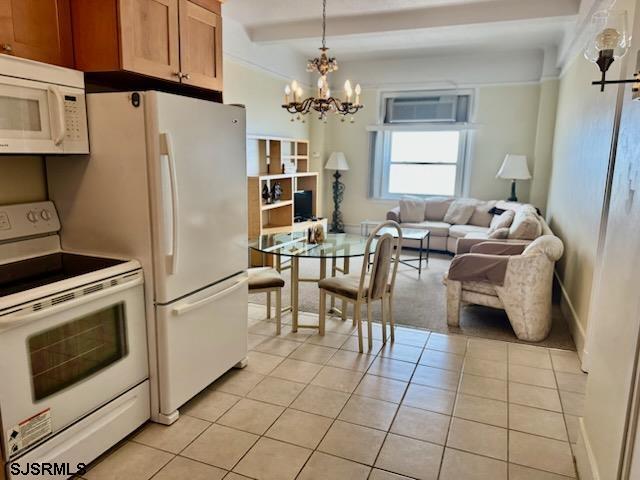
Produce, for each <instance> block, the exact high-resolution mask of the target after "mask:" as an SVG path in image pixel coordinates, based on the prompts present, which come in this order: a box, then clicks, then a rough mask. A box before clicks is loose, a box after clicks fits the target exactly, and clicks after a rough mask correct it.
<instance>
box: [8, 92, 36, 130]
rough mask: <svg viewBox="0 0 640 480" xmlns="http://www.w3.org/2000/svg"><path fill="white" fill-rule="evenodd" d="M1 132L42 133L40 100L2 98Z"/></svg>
mask: <svg viewBox="0 0 640 480" xmlns="http://www.w3.org/2000/svg"><path fill="white" fill-rule="evenodd" d="M0 112H3V113H2V115H0V130H14V131H22V132H40V131H41V130H42V125H41V123H40V105H39V102H38V100H33V99H25V98H16V97H6V96H0Z"/></svg>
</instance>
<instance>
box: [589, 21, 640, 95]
mask: <svg viewBox="0 0 640 480" xmlns="http://www.w3.org/2000/svg"><path fill="white" fill-rule="evenodd" d="M630 46H631V37H630V36H629V34H628V30H627V12H626V11H624V12H609V11H606V10H603V11H600V12H596V13H594V14H593V17H591V27H590V40H589V43H588V44H587V46H586V48H585V50H584V57H585V58H586V59H587V60H589V61H590V62H593V63H595V64H596V65H598V68H599V69H600V72H601V73H602V78H601V79H600V80H597V81H594V82H591V84H592V85H600V91H601V92H604V87H605V85H609V84H616V83H634V86H633V91H634V92H636V93H637V92H638V91H640V72H638V73H636V74H635V75H634V78H632V79H629V80H607V70H609V67H611V65H612V64H613V62H614V61H616V60H617V59H619V58H622V57H624V56H625V55H626V54H627V52H628V51H629V47H630Z"/></svg>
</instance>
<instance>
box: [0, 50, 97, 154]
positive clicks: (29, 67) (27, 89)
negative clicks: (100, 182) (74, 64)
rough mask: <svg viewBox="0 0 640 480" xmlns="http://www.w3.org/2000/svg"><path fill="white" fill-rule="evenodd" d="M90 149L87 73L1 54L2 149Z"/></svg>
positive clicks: (3, 151) (65, 151)
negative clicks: (86, 98)
mask: <svg viewBox="0 0 640 480" xmlns="http://www.w3.org/2000/svg"><path fill="white" fill-rule="evenodd" d="M9 153H27V154H28V153H31V154H68V153H89V133H88V128H87V107H86V100H85V91H84V75H83V73H82V72H79V71H77V70H71V69H68V68H62V67H58V66H55V65H48V64H45V63H40V62H34V61H32V60H26V59H23V58H16V57H11V56H9V55H0V154H9Z"/></svg>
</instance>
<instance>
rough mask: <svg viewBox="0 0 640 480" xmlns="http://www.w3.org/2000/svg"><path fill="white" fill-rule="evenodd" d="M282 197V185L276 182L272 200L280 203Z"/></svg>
mask: <svg viewBox="0 0 640 480" xmlns="http://www.w3.org/2000/svg"><path fill="white" fill-rule="evenodd" d="M280 197H282V186H281V185H280V183H278V182H276V183H274V184H273V186H272V187H271V200H272V201H274V202H279V201H280Z"/></svg>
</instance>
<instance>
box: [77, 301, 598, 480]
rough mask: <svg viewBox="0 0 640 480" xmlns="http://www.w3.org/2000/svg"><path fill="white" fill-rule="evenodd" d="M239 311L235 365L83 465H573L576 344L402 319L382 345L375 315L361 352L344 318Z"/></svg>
mask: <svg viewBox="0 0 640 480" xmlns="http://www.w3.org/2000/svg"><path fill="white" fill-rule="evenodd" d="M303 315H305V316H307V315H308V314H303ZM310 317H313V315H310ZM249 318H250V320H249V323H250V328H249V332H250V334H249V343H250V349H251V351H250V352H249V365H248V366H247V367H246V368H245V369H244V370H232V371H230V372H228V373H227V374H226V375H225V376H224V377H222V378H221V379H220V380H218V381H217V382H215V383H214V384H212V385H211V386H210V387H209V388H208V389H207V390H205V391H204V392H202V393H201V394H200V395H198V396H197V397H196V398H195V399H193V400H192V401H191V402H189V403H188V404H187V405H185V406H184V407H183V408H182V409H181V411H180V413H181V416H180V419H179V420H178V421H177V422H176V423H175V424H173V425H172V426H170V427H165V426H161V425H157V424H153V423H149V424H147V425H145V426H144V427H143V428H141V429H140V430H138V431H137V432H136V433H134V434H133V435H131V436H130V437H129V438H128V439H127V440H126V441H124V442H122V443H121V444H120V445H119V446H118V447H116V448H114V449H112V451H110V452H109V453H108V454H106V455H104V456H103V457H102V458H101V459H99V461H97V462H95V465H94V466H93V467H92V468H91V469H90V470H89V471H88V472H87V473H86V474H85V478H86V479H87V480H102V479H114V480H120V479H123V480H124V479H126V480H147V479H150V478H153V479H155V480H168V479H194V480H200V479H202V480H205V479H207V480H212V479H213V480H215V479H222V478H224V479H227V480H242V479H247V478H249V479H257V480H294V479H298V480H319V479H331V480H336V479H349V480H359V479H362V480H366V479H370V480H402V479H404V480H406V479H418V480H431V479H433V480H436V479H440V480H476V479H477V480H481V479H485V480H503V479H504V480H506V479H510V480H535V479H539V480H562V479H565V480H566V479H568V478H575V470H574V464H573V457H572V447H573V443H574V442H575V441H576V436H577V434H576V429H577V423H578V417H579V416H580V415H582V408H583V407H582V405H583V400H584V389H585V382H586V375H585V374H584V373H582V372H581V371H580V369H579V362H578V358H577V355H576V354H575V352H567V351H560V350H551V349H547V348H543V347H535V346H528V345H522V344H512V343H506V342H498V341H490V340H483V339H479V338H467V337H463V336H460V335H442V334H437V333H430V332H426V331H420V330H414V329H409V328H402V327H398V328H397V329H396V342H395V344H393V345H391V344H387V345H386V346H383V345H382V343H381V341H380V340H381V331H380V326H379V325H376V328H375V330H374V339H375V340H376V341H375V342H374V348H373V350H372V351H369V352H367V353H365V354H359V353H358V352H357V338H356V337H355V336H354V335H355V332H354V330H353V328H352V327H351V322H350V321H349V322H342V321H340V320H339V319H335V318H331V319H329V320H328V325H327V335H326V336H325V337H324V338H322V337H319V336H318V335H316V334H315V332H314V331H312V330H302V331H300V332H298V333H295V334H294V333H292V332H291V328H290V326H289V325H285V326H283V333H282V335H281V336H280V337H275V325H274V324H273V323H272V322H271V321H267V320H264V307H261V306H257V305H250V306H249ZM284 320H285V323H287V321H288V318H287V317H285V319H284ZM307 320H308V321H317V319H316V318H309V319H307ZM365 346H366V342H365ZM365 348H366V347H365Z"/></svg>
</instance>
